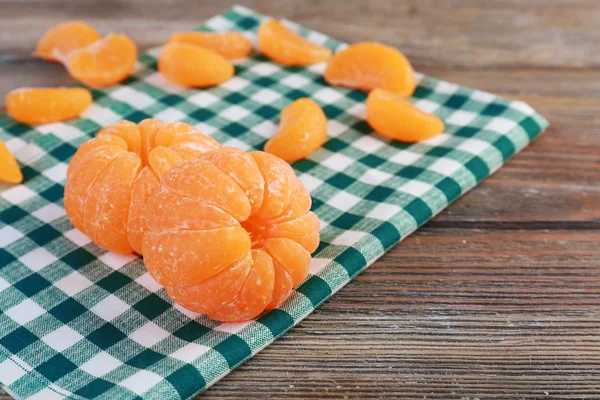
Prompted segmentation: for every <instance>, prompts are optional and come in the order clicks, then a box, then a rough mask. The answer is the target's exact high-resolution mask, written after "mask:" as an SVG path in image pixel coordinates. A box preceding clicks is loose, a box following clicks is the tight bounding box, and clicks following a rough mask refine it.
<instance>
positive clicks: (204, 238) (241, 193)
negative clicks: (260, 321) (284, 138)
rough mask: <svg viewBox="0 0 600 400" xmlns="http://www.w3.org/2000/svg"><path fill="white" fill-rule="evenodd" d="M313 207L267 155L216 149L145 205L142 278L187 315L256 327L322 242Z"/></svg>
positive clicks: (183, 166)
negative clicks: (147, 274)
mask: <svg viewBox="0 0 600 400" xmlns="http://www.w3.org/2000/svg"><path fill="white" fill-rule="evenodd" d="M159 136H160V133H159V135H158V136H157V138H158V137H159ZM168 138H169V137H168V136H165V138H163V139H164V140H167V141H168ZM174 142H175V141H173V142H171V143H174ZM310 205H311V199H310V195H309V194H308V192H307V191H306V189H305V188H304V186H303V185H302V183H301V182H300V181H299V180H298V178H297V177H296V175H295V174H294V171H293V170H292V169H291V167H290V166H289V164H287V163H286V162H285V161H283V160H281V159H279V158H277V157H275V156H274V155H271V154H268V153H264V152H252V153H246V152H244V151H242V150H239V149H235V148H231V147H220V148H218V149H216V150H211V151H208V152H206V153H204V154H202V155H201V156H200V157H198V158H195V159H192V160H184V161H181V162H179V163H177V164H176V165H174V166H173V167H172V168H171V169H170V170H169V171H168V172H166V174H165V175H164V177H163V178H162V180H161V181H160V190H159V192H158V193H155V194H154V195H153V196H152V198H151V199H150V200H149V201H148V203H147V205H146V211H145V221H146V224H145V226H146V231H145V235H144V239H143V254H144V262H145V264H146V268H147V269H148V271H149V272H150V274H151V275H152V276H153V277H154V279H156V281H157V282H158V283H160V284H162V285H165V286H166V287H167V293H168V294H169V296H170V297H171V298H172V299H173V300H174V301H175V302H177V303H179V304H180V305H182V306H183V307H185V308H187V309H189V310H192V311H195V312H200V313H206V314H208V316H209V317H210V318H212V319H215V320H218V321H244V320H248V319H251V318H254V317H256V316H258V315H259V314H260V313H262V312H263V311H265V310H270V309H272V308H275V307H278V306H279V305H280V304H281V303H283V302H284V301H285V300H286V299H287V298H288V297H289V296H290V294H291V293H292V291H293V288H294V287H295V286H298V285H299V284H300V283H301V282H302V281H303V280H304V279H305V278H306V276H307V274H308V270H309V266H310V262H311V255H310V254H311V252H312V251H314V250H315V249H316V247H317V245H318V238H319V222H318V218H317V216H316V215H315V214H314V213H312V212H311V211H310Z"/></svg>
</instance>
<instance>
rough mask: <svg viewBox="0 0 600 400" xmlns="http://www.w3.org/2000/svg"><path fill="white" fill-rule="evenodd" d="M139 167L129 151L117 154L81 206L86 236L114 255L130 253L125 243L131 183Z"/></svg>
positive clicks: (136, 158)
mask: <svg viewBox="0 0 600 400" xmlns="http://www.w3.org/2000/svg"><path fill="white" fill-rule="evenodd" d="M141 167H142V162H141V160H140V158H139V157H138V156H137V155H136V154H133V153H131V152H123V153H121V154H119V155H118V156H117V157H116V158H115V160H114V161H113V162H112V163H111V164H110V165H109V166H108V167H107V168H106V169H105V170H104V171H102V172H101V173H100V176H99V177H98V180H97V181H96V183H95V184H94V186H93V187H92V189H91V191H90V194H89V196H88V197H87V200H86V202H85V205H84V214H83V217H84V218H83V223H84V228H85V233H86V234H87V235H88V236H89V237H90V239H92V241H93V242H94V243H96V244H97V245H98V246H100V247H103V248H105V249H110V250H111V251H113V252H115V253H130V252H132V251H133V248H132V247H131V244H130V243H129V240H127V214H128V213H129V205H130V200H131V187H132V185H133V181H134V180H135V178H136V177H137V175H138V174H139V172H140V170H141Z"/></svg>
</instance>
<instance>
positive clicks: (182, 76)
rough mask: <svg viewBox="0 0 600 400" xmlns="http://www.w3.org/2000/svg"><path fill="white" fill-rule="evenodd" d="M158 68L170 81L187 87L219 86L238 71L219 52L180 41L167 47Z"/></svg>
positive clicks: (159, 60) (165, 46)
mask: <svg viewBox="0 0 600 400" xmlns="http://www.w3.org/2000/svg"><path fill="white" fill-rule="evenodd" d="M158 70H159V71H160V73H161V74H163V75H164V77H165V78H167V79H168V80H169V81H171V82H173V83H176V84H178V85H181V86H187V87H209V86H215V85H218V84H220V83H223V82H225V81H226V80H227V79H229V78H231V77H232V76H233V74H234V73H235V69H234V67H233V65H232V64H231V62H230V61H229V60H227V59H226V58H225V57H223V56H222V55H220V54H219V53H217V52H216V51H213V50H209V49H205V48H203V47H200V46H195V45H192V44H188V43H178V42H169V43H167V44H166V45H164V46H163V49H162V51H161V53H160V57H159V59H158Z"/></svg>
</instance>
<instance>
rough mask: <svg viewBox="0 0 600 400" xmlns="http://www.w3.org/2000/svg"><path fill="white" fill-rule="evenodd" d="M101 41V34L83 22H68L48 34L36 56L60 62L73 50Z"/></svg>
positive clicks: (36, 51)
mask: <svg viewBox="0 0 600 400" xmlns="http://www.w3.org/2000/svg"><path fill="white" fill-rule="evenodd" d="M97 40H100V34H99V33H98V32H97V31H96V30H95V29H94V28H92V27H91V26H90V25H88V24H86V23H85V22H83V21H68V22H65V23H63V24H59V25H56V26H55V27H53V28H51V29H50V30H49V31H48V32H46V33H45V34H44V35H43V36H42V38H41V39H40V41H39V42H38V44H37V47H36V49H35V52H34V53H33V54H34V55H35V56H38V57H41V58H43V59H45V60H48V61H57V62H58V61H60V59H61V58H64V57H65V56H67V55H68V54H69V53H70V52H72V51H73V50H77V49H81V48H84V47H86V46H89V45H90V44H92V43H94V42H96V41H97Z"/></svg>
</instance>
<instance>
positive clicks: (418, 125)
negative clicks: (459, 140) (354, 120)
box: [367, 89, 444, 142]
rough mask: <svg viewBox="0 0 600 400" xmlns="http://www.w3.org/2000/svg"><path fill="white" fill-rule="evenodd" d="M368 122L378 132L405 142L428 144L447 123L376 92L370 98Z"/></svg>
mask: <svg viewBox="0 0 600 400" xmlns="http://www.w3.org/2000/svg"><path fill="white" fill-rule="evenodd" d="M367 122H368V123H369V125H371V128H373V129H374V130H375V132H377V133H379V134H381V135H383V136H385V137H388V138H390V139H394V140H399V141H402V142H418V141H420V140H426V139H429V138H431V137H433V136H435V135H438V134H440V133H442V132H443V131H444V122H443V121H442V120H441V119H440V118H438V117H437V116H436V115H433V114H429V113H426V112H424V111H421V110H420V109H418V108H417V107H415V106H414V105H413V104H411V103H410V102H408V101H407V100H404V99H403V98H402V96H400V95H397V94H395V93H391V92H388V91H385V90H383V89H375V90H373V91H372V92H371V93H369V96H368V97H367Z"/></svg>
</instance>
